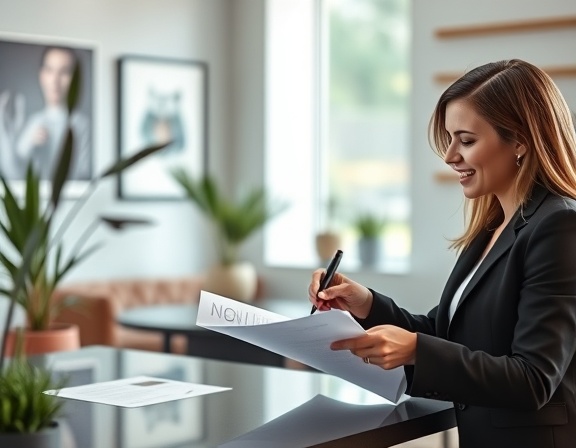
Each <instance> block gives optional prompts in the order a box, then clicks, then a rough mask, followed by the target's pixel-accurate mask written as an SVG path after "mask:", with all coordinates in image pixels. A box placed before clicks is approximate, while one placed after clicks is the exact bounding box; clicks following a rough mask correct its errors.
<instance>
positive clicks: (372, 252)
mask: <svg viewBox="0 0 576 448" xmlns="http://www.w3.org/2000/svg"><path fill="white" fill-rule="evenodd" d="M354 227H355V228H356V230H357V231H358V233H359V235H360V238H359V240H358V257H359V259H360V263H361V264H362V266H376V265H377V264H378V261H379V259H380V237H381V235H382V232H383V231H384V228H385V227H386V220H385V219H383V218H381V217H379V216H377V215H375V214H372V213H364V214H362V215H360V216H359V217H358V218H357V219H356V220H355V221H354Z"/></svg>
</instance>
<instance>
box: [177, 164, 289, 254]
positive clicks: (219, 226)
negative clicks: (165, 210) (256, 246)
mask: <svg viewBox="0 0 576 448" xmlns="http://www.w3.org/2000/svg"><path fill="white" fill-rule="evenodd" d="M172 176H173V178H174V179H175V180H176V182H177V183H178V184H179V185H180V186H181V187H182V188H183V189H184V191H185V193H186V196H187V197H188V199H190V200H191V201H192V202H193V203H194V204H195V205H196V206H197V207H198V208H199V209H200V211H202V212H203V213H204V214H205V215H206V216H207V217H208V219H210V221H212V223H213V224H214V225H215V227H216V232H217V235H218V245H219V247H218V249H219V255H220V262H221V263H222V264H224V265H231V264H234V263H236V262H237V261H238V259H239V248H240V246H241V244H242V243H243V242H244V241H245V240H246V239H247V238H248V237H250V236H251V235H252V234H253V233H254V232H255V231H257V230H258V229H260V228H261V227H263V226H264V224H266V222H268V221H269V220H270V219H272V218H273V217H274V216H276V215H278V214H279V213H280V212H282V211H283V210H284V209H285V208H286V204H283V203H274V204H269V203H268V200H267V197H266V194H265V191H264V189H263V188H254V189H252V190H251V191H249V192H248V193H247V194H246V195H245V197H243V198H241V199H240V200H238V201H236V202H234V201H231V200H229V199H227V198H225V197H224V196H223V195H222V193H221V191H220V189H219V188H218V186H217V185H216V182H215V180H214V179H213V178H212V177H210V176H204V177H202V178H201V179H198V180H196V179H193V178H192V177H191V176H190V175H189V174H188V173H187V172H186V170H184V169H182V168H178V169H175V170H172Z"/></svg>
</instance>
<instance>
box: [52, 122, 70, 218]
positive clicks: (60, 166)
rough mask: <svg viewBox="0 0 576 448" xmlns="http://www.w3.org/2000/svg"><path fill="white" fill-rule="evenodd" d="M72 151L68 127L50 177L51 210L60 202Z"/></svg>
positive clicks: (68, 171) (68, 172)
mask: <svg viewBox="0 0 576 448" xmlns="http://www.w3.org/2000/svg"><path fill="white" fill-rule="evenodd" d="M73 150H74V135H73V133H72V128H71V127H70V126H69V127H68V129H67V131H66V140H65V141H64V145H63V146H62V149H61V151H60V156H59V158H58V163H57V164H56V169H55V170H54V174H53V177H52V196H51V198H50V199H51V202H52V207H53V210H55V209H56V208H57V207H58V203H59V201H60V194H61V193H62V189H63V188H64V184H65V183H66V181H67V180H68V176H69V174H70V166H71V162H72V153H73Z"/></svg>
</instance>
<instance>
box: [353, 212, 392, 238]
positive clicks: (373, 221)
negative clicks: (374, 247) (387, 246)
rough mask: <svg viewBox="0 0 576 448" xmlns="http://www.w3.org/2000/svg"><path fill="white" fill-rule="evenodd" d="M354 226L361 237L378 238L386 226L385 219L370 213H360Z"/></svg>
mask: <svg viewBox="0 0 576 448" xmlns="http://www.w3.org/2000/svg"><path fill="white" fill-rule="evenodd" d="M354 226H355V228H356V229H357V230H358V233H359V234H360V236H361V237H363V238H378V237H379V236H380V235H381V234H382V231H383V230H384V228H385V227H386V220H385V219H383V218H380V217H378V216H376V215H374V214H371V213H364V214H363V215H360V216H359V217H358V218H357V219H356V221H354Z"/></svg>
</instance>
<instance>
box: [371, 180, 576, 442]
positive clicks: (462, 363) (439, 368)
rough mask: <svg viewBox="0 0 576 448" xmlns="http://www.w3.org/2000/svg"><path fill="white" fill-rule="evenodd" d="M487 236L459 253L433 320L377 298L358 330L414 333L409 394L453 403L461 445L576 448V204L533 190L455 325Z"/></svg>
mask: <svg viewBox="0 0 576 448" xmlns="http://www.w3.org/2000/svg"><path fill="white" fill-rule="evenodd" d="M490 237H491V232H489V231H486V232H485V233H483V234H482V235H480V236H479V237H478V238H477V239H476V240H475V241H474V242H473V243H472V244H471V245H470V247H469V248H467V249H466V250H465V251H463V252H462V254H461V255H460V257H459V258H458V260H457V262H456V265H455V266H454V269H453V271H452V273H451V275H450V277H449V279H448V282H447V283H446V286H445V289H444V292H443V294H442V297H441V299H440V303H439V305H438V306H437V307H435V308H434V309H433V310H432V311H431V312H430V313H429V314H428V315H427V316H423V315H421V316H419V315H412V314H410V313H408V312H407V311H406V310H404V309H401V308H399V307H398V306H397V305H396V304H395V303H394V302H393V301H392V299H390V298H389V297H386V296H384V295H382V294H379V293H377V292H375V291H373V294H374V304H373V306H372V310H371V312H370V315H369V316H368V317H367V318H366V319H364V320H362V321H361V323H362V325H363V326H364V327H365V328H369V327H372V326H375V325H382V324H393V325H398V326H400V327H403V328H406V329H408V330H410V331H415V332H418V340H417V349H416V363H415V366H413V367H412V366H410V367H406V373H407V378H408V380H409V387H408V390H407V393H408V394H410V395H412V396H422V397H428V398H435V399H439V400H447V401H453V402H454V403H455V410H456V417H457V421H458V432H459V437H460V448H476V447H478V448H486V447H489V448H499V447H502V448H575V447H576V357H575V356H574V353H575V351H576V201H574V200H571V199H566V198H563V197H559V196H556V195H554V194H551V193H549V192H548V191H546V190H545V189H543V188H541V187H536V188H535V189H534V193H533V195H532V198H531V200H530V201H529V203H528V204H527V205H526V207H525V208H524V210H523V212H522V213H520V212H517V214H516V216H515V217H514V218H513V219H512V220H511V221H510V223H509V224H508V225H507V226H506V228H505V229H504V231H503V232H502V234H501V235H500V237H499V238H498V240H497V241H496V243H495V245H494V246H493V247H492V249H491V250H490V252H489V253H488V255H487V256H486V258H485V259H484V260H483V262H482V263H481V265H480V267H479V268H478V270H477V271H476V273H475V274H474V276H473V277H472V279H471V280H470V282H469V284H468V285H467V287H466V288H465V290H464V293H463V294H462V298H461V300H460V302H459V305H458V307H457V309H456V312H455V314H454V316H453V318H452V321H451V322H450V323H449V320H448V308H449V306H450V302H451V301H452V298H453V296H454V293H455V292H456V290H457V289H458V287H459V285H460V284H461V283H462V281H463V280H464V278H465V277H466V276H467V275H468V273H469V272H470V270H471V269H472V267H473V266H474V265H475V263H476V262H477V260H478V259H479V258H480V256H481V254H482V252H483V250H484V248H485V247H486V245H487V244H488V241H489V240H490Z"/></svg>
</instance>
